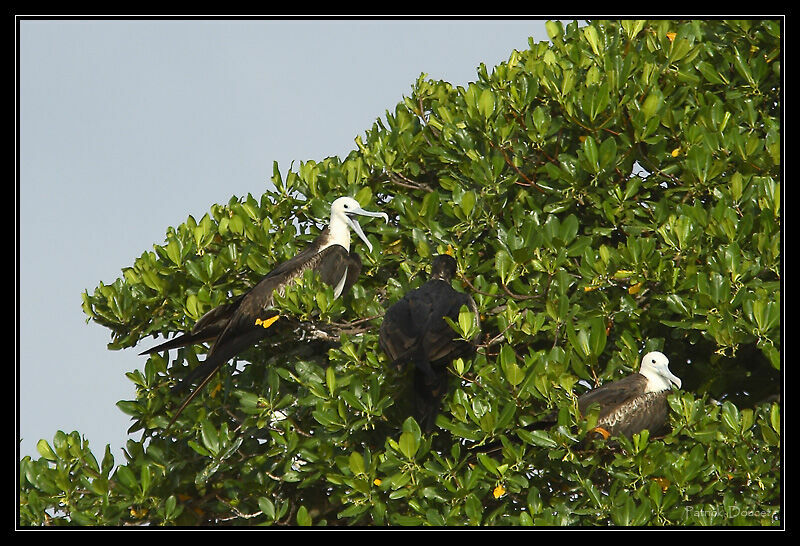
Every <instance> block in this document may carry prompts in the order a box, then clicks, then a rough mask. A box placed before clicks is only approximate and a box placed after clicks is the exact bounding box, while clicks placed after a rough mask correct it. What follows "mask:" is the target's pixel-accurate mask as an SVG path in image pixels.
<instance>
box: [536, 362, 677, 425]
mask: <svg viewBox="0 0 800 546" xmlns="http://www.w3.org/2000/svg"><path fill="white" fill-rule="evenodd" d="M673 384H675V385H676V386H677V387H678V388H680V386H681V380H680V378H678V377H677V376H675V374H673V373H672V372H671V371H670V370H669V359H667V357H666V356H665V355H664V354H663V353H660V352H658V351H653V352H650V353H647V354H646V355H644V357H642V365H641V367H640V368H639V371H638V372H637V373H633V374H631V375H629V376H627V377H623V378H622V379H618V380H617V381H612V382H611V383H609V384H607V385H603V386H602V387H598V388H596V389H592V390H590V391H588V392H586V393H585V394H582V395H581V396H579V397H578V410H579V411H580V413H581V415H584V416H585V415H586V414H587V413H588V412H590V411H592V408H593V406H597V407H598V408H599V413H598V415H597V425H596V426H595V428H593V429H592V430H591V431H590V433H589V434H588V435H587V439H592V438H596V437H600V436H602V437H603V438H605V439H608V438H609V437H611V436H627V437H628V438H630V437H631V436H633V435H634V434H636V433H639V432H641V431H642V430H644V429H648V430H649V431H650V432H651V433H652V434H653V435H655V434H657V433H659V432H661V431H662V430H663V429H664V428H665V427H666V424H667V395H668V394H669V393H670V391H671V389H672V385H673ZM555 415H556V414H555V413H552V414H550V416H549V419H546V420H545V421H542V422H540V423H543V424H548V422H549V424H553V422H554V420H555ZM536 428H541V427H536Z"/></svg>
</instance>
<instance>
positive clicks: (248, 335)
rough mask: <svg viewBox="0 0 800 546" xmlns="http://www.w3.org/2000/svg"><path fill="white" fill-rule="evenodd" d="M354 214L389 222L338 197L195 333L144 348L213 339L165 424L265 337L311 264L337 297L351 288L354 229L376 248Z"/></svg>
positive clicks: (356, 260)
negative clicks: (311, 229)
mask: <svg viewBox="0 0 800 546" xmlns="http://www.w3.org/2000/svg"><path fill="white" fill-rule="evenodd" d="M355 215H361V216H371V217H383V218H384V219H385V220H386V221H387V222H388V220H389V217H388V216H387V215H386V213H384V212H370V211H366V210H364V209H362V208H361V206H360V205H359V203H358V201H356V200H355V199H353V198H352V197H340V198H338V199H336V200H335V201H334V202H333V203H332V204H331V217H330V222H329V223H328V225H327V226H326V227H325V229H323V230H322V232H321V233H320V234H319V236H317V238H316V239H314V240H313V241H312V242H311V244H310V245H309V246H308V247H306V248H305V249H304V250H303V251H301V252H300V253H298V254H297V255H296V256H294V257H293V258H291V259H289V260H287V261H285V262H283V263H281V264H279V265H278V266H277V267H275V269H273V270H272V271H271V272H270V273H268V274H267V275H266V276H265V277H264V278H263V279H261V281H260V282H259V283H258V284H256V285H255V286H254V287H253V288H252V289H250V291H249V292H246V293H245V294H243V295H241V296H239V297H237V298H236V299H234V300H233V301H231V302H229V303H226V304H223V305H220V306H218V307H215V308H214V309H212V310H211V311H209V312H208V313H206V314H205V315H203V316H202V317H200V319H199V320H198V321H197V323H196V324H195V326H194V327H193V328H192V330H191V332H189V333H187V334H183V335H181V336H179V337H177V338H175V339H172V340H170V341H167V342H165V343H162V344H161V345H158V346H156V347H153V348H151V349H148V350H147V351H144V352H143V353H141V354H150V353H154V352H157V351H164V350H169V349H172V348H175V347H183V346H186V345H191V344H195V343H201V342H204V341H209V340H214V343H213V345H212V346H211V349H210V350H209V352H208V356H207V357H206V359H205V361H204V362H203V363H202V364H200V365H199V366H198V367H196V368H195V369H194V370H192V371H191V372H190V373H189V374H188V376H187V377H186V378H184V379H183V381H181V383H179V384H178V385H176V386H175V387H173V392H181V391H183V390H185V389H186V388H188V387H189V386H190V385H191V382H192V381H193V380H195V379H197V378H200V377H202V380H201V381H200V384H199V385H198V386H197V388H196V389H195V390H194V391H192V393H191V394H190V395H189V396H188V397H187V398H186V400H185V401H184V402H183V403H182V404H181V406H180V407H179V408H178V410H177V411H176V412H175V414H174V415H173V417H172V420H171V421H170V424H169V426H168V427H167V429H169V428H170V427H171V426H172V424H173V423H174V422H175V420H176V419H177V418H178V416H179V415H180V414H181V412H182V411H183V410H184V408H186V406H187V405H188V404H189V403H190V402H191V401H192V400H193V399H194V398H195V397H196V396H197V395H198V394H199V393H200V392H201V391H202V389H203V388H204V387H205V386H206V385H207V384H208V382H209V381H210V380H211V378H212V377H213V376H214V373H215V372H216V371H217V370H218V369H219V368H220V367H221V366H222V365H223V364H225V363H226V362H227V361H228V360H230V359H231V358H233V357H234V356H236V355H237V354H239V353H240V352H242V351H243V350H245V349H247V348H248V347H250V346H252V345H254V344H255V343H256V342H258V341H259V340H261V339H262V338H264V337H266V335H267V328H269V327H270V326H271V325H272V324H273V323H274V322H275V321H276V320H277V319H278V311H277V310H275V309H273V307H272V303H273V293H274V292H275V291H278V293H282V292H283V290H284V289H285V288H286V286H287V285H288V284H289V283H290V282H291V281H292V280H294V279H296V278H298V277H300V276H302V275H303V272H304V271H305V270H307V269H312V270H315V271H317V272H318V273H319V275H320V278H321V279H322V281H323V282H325V283H326V284H329V285H331V286H333V287H334V291H333V292H334V296H335V297H337V298H338V297H339V296H340V295H341V294H342V293H343V292H344V291H346V290H349V289H350V287H351V286H352V285H353V283H355V281H356V279H357V278H358V275H359V273H360V272H361V258H360V257H359V255H358V254H356V253H355V252H352V253H351V252H350V228H352V229H353V231H355V232H356V235H358V236H359V238H360V239H361V240H362V241H364V244H366V245H367V248H368V249H369V251H370V252H371V251H372V244H371V243H370V242H369V240H368V239H367V237H366V235H364V232H363V231H362V229H361V226H360V225H359V223H358V221H357V220H356V219H355V218H354V216H355Z"/></svg>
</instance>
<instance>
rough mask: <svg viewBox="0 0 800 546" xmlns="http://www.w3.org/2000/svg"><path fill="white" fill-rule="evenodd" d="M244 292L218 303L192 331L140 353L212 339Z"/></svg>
mask: <svg viewBox="0 0 800 546" xmlns="http://www.w3.org/2000/svg"><path fill="white" fill-rule="evenodd" d="M243 297H244V294H242V295H240V296H237V297H236V298H235V299H233V300H232V301H230V302H228V303H224V304H222V305H218V306H217V307H214V308H213V309H212V310H210V311H208V312H207V313H206V314H205V315H203V316H202V317H200V318H199V319H198V321H197V322H196V323H195V325H194V326H193V327H192V330H191V332H189V333H187V334H181V335H180V336H178V337H175V338H172V339H170V340H169V341H166V342H164V343H162V344H160V345H156V346H155V347H151V348H150V349H147V350H146V351H142V352H141V353H139V354H140V355H149V354H152V353H156V352H160V351H168V350H170V349H175V348H177V347H186V346H187V345H194V344H195V343H203V342H204V341H211V340H214V339H216V338H217V336H218V335H219V334H220V332H222V330H224V329H225V326H226V325H227V324H228V321H229V320H230V319H231V316H233V314H234V313H235V312H236V309H238V307H239V304H240V303H241V301H242V298H243Z"/></svg>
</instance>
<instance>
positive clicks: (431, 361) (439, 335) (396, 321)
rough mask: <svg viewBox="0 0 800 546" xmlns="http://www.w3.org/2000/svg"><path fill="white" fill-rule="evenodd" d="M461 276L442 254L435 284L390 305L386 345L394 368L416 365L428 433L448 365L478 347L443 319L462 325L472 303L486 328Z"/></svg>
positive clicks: (383, 334) (419, 406) (418, 400)
mask: <svg viewBox="0 0 800 546" xmlns="http://www.w3.org/2000/svg"><path fill="white" fill-rule="evenodd" d="M455 272H456V261H455V259H454V258H453V257H452V256H449V255H447V254H441V255H439V256H436V257H435V258H434V259H433V263H432V265H431V275H430V280H428V281H427V282H426V283H425V284H423V285H422V286H421V287H419V288H417V289H415V290H411V291H409V292H408V293H407V294H406V295H405V296H403V298H402V299H401V300H399V301H398V302H397V303H395V304H394V305H392V306H391V307H389V309H388V310H387V311H386V314H385V315H384V317H383V323H382V324H381V329H380V337H379V342H380V346H381V348H382V349H383V352H384V353H386V355H387V356H388V357H389V359H390V360H391V361H392V364H394V365H396V366H398V367H402V366H404V365H406V364H408V363H412V364H413V365H414V380H413V381H414V413H415V418H416V419H417V422H418V423H419V425H420V427H421V428H422V429H423V430H424V431H426V432H429V431H430V430H431V429H432V428H433V425H434V422H435V420H436V415H437V414H438V413H439V405H440V403H441V399H442V396H443V395H444V393H445V390H446V388H447V365H448V364H449V363H450V362H451V361H452V360H454V359H456V358H458V357H463V356H466V355H468V354H469V353H470V352H472V351H473V350H474V345H473V344H472V343H470V342H467V341H464V340H460V339H457V338H456V333H455V331H453V329H452V328H451V327H450V325H449V324H448V323H447V322H446V321H445V320H444V318H443V317H450V318H451V319H452V320H454V321H457V320H458V314H459V310H460V309H461V306H463V305H466V306H467V307H468V308H469V309H470V310H471V311H472V313H473V314H474V316H475V320H476V321H477V322H478V327H480V324H479V319H478V310H477V307H476V305H475V302H474V301H473V299H472V298H471V297H470V296H468V295H467V294H464V293H462V292H458V291H456V290H454V289H453V287H452V286H451V285H450V282H451V280H452V278H453V276H454V275H455Z"/></svg>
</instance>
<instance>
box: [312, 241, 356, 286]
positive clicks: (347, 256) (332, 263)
mask: <svg viewBox="0 0 800 546" xmlns="http://www.w3.org/2000/svg"><path fill="white" fill-rule="evenodd" d="M316 269H317V271H318V272H319V276H320V278H321V279H322V282H324V283H326V284H329V285H331V286H333V287H334V288H336V287H337V286H338V285H339V283H340V282H341V280H342V276H343V275H345V281H344V286H343V288H342V294H346V293H347V292H348V291H349V290H350V289H351V288H352V287H353V285H354V284H355V283H356V281H357V280H358V277H359V275H360V274H361V256H359V255H358V254H357V253H356V252H350V253H348V252H347V250H345V248H344V247H343V246H341V245H331V246H329V247H327V248H325V249H324V250H322V252H320V253H319V258H318V261H317V266H316Z"/></svg>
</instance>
